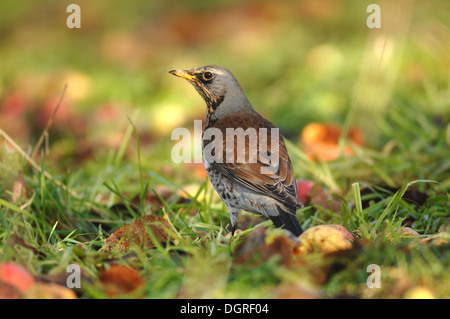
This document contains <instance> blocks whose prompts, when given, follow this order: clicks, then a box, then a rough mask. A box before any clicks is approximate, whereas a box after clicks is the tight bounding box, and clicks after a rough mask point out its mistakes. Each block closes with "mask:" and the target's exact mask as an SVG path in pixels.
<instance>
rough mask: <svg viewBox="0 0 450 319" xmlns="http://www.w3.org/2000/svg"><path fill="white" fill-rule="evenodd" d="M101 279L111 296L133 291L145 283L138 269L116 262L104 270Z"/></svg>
mask: <svg viewBox="0 0 450 319" xmlns="http://www.w3.org/2000/svg"><path fill="white" fill-rule="evenodd" d="M99 280H100V282H101V283H102V285H103V286H104V289H105V291H106V293H107V294H108V295H109V296H115V295H120V294H124V293H129V292H132V291H134V290H136V289H137V288H139V287H141V286H142V285H143V284H144V280H143V279H142V277H141V276H140V275H139V273H138V272H137V271H136V270H134V269H131V268H129V267H126V266H121V265H116V264H113V265H111V266H110V268H109V269H107V270H104V271H102V273H101V274H100V276H99Z"/></svg>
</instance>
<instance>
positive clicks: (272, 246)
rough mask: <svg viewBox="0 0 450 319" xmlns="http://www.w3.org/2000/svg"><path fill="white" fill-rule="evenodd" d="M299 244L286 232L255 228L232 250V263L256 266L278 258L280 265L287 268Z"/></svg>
mask: <svg viewBox="0 0 450 319" xmlns="http://www.w3.org/2000/svg"><path fill="white" fill-rule="evenodd" d="M299 243H300V242H299V240H298V239H297V238H296V237H295V236H293V235H292V234H291V233H290V232H288V231H286V230H283V229H270V230H266V228H265V227H256V228H255V229H254V231H253V232H252V233H251V234H250V235H248V236H247V237H245V238H244V239H243V240H242V242H241V243H240V244H239V245H238V246H237V247H236V249H235V250H234V262H236V263H239V264H241V263H247V262H253V263H254V264H255V265H258V264H260V263H261V262H264V261H266V260H269V259H270V258H272V257H274V256H278V257H279V258H280V260H279V262H280V264H281V265H284V266H289V265H291V262H292V260H293V259H292V258H293V256H294V251H296V249H297V246H298V245H299Z"/></svg>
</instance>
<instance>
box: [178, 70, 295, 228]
mask: <svg viewBox="0 0 450 319" xmlns="http://www.w3.org/2000/svg"><path fill="white" fill-rule="evenodd" d="M169 73H170V74H172V75H175V76H177V77H180V78H183V79H186V80H187V81H188V82H189V83H190V84H192V85H193V86H194V88H195V89H196V90H197V92H198V93H199V94H200V96H201V97H202V98H203V100H204V101H205V102H206V116H205V121H204V123H203V131H202V151H203V163H204V166H205V169H206V172H207V175H208V177H209V180H210V182H211V184H212V185H213V187H214V189H215V191H216V192H217V193H218V195H219V197H220V198H221V199H222V201H223V202H224V203H225V206H226V207H227V209H228V211H229V213H230V224H231V235H232V236H234V233H235V230H236V229H237V225H238V222H239V213H240V211H241V210H244V211H247V212H250V213H253V214H259V215H263V216H266V217H267V218H270V219H271V220H272V222H273V224H274V225H275V227H276V228H283V229H286V230H288V231H290V232H291V233H292V234H293V235H295V236H300V235H301V233H302V232H303V229H302V227H301V226H300V224H299V222H298V220H297V218H296V210H297V208H301V207H303V203H302V202H301V201H300V200H299V199H298V198H297V194H298V190H297V182H296V179H295V175H294V171H293V167H292V163H291V160H290V158H289V154H288V151H287V149H286V145H285V143H284V140H283V137H282V136H281V134H279V129H278V128H277V127H276V126H275V125H274V124H272V123H271V122H270V121H268V120H266V119H265V118H264V117H262V116H261V115H260V114H259V113H257V112H256V111H255V109H254V108H253V106H252V105H251V103H250V101H249V99H248V98H247V96H246V95H245V93H244V91H243V90H242V88H241V86H240V84H239V82H238V81H237V79H236V78H235V76H234V75H233V74H232V73H231V72H230V71H229V70H228V69H227V68H225V67H222V66H218V65H206V66H201V67H195V68H192V69H189V70H182V69H175V70H171V71H169ZM213 137H214V138H213ZM224 137H225V138H224ZM239 143H240V144H239ZM242 153H244V154H242Z"/></svg>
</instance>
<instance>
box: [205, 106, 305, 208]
mask: <svg viewBox="0 0 450 319" xmlns="http://www.w3.org/2000/svg"><path fill="white" fill-rule="evenodd" d="M255 114H256V115H257V116H255V115H253V116H250V117H249V116H247V115H246V114H242V115H241V116H235V115H234V116H228V117H226V118H223V119H221V120H219V121H217V122H216V123H215V125H214V127H216V128H218V129H220V130H221V131H222V134H223V137H224V138H223V159H224V162H223V163H210V165H212V167H213V168H214V169H216V170H219V171H220V172H221V173H223V174H224V175H226V176H227V177H229V178H230V179H232V180H234V181H235V182H237V183H239V184H241V185H243V186H246V187H247V188H249V189H250V190H252V191H255V192H256V193H260V194H264V195H267V196H270V197H272V198H274V199H276V200H277V201H279V202H280V203H281V204H284V205H285V206H287V207H288V208H289V209H288V212H295V207H301V206H303V205H302V203H301V202H300V201H299V200H298V199H297V183H296V180H295V176H294V171H293V169H292V164H291V161H290V159H289V154H288V152H287V149H286V145H285V144H284V141H283V138H282V137H281V135H280V134H278V138H277V136H276V135H277V134H276V132H272V130H271V129H272V128H274V129H275V126H274V125H273V124H272V123H270V122H269V121H267V120H265V119H264V118H263V117H261V116H259V115H258V114H257V113H255ZM230 126H232V127H233V128H242V130H243V131H246V133H247V135H248V136H247V137H245V142H244V143H243V145H242V144H241V145H240V146H241V147H239V145H238V147H233V148H232V150H231V151H230V150H229V148H230V147H228V148H227V140H229V138H230V136H229V135H228V136H227V132H226V129H227V127H230ZM249 128H254V129H255V130H254V131H255V132H256V131H258V132H259V133H258V134H261V132H262V131H261V130H259V129H260V128H265V129H266V133H267V139H266V142H264V141H262V143H259V138H257V139H256V140H257V145H256V147H255V145H254V142H255V140H252V139H251V138H250V137H249V135H251V134H248V133H249V132H251V130H248V129H249ZM234 132H235V133H236V136H237V137H236V138H235V140H234V144H237V143H238V142H237V141H238V139H239V138H241V139H242V138H243V136H242V131H240V132H239V131H237V130H236V129H235V130H234ZM239 133H240V134H239ZM272 133H273V134H272ZM272 136H273V137H274V140H273V141H272ZM241 141H242V140H241ZM229 143H230V142H229ZM232 144H233V143H232ZM232 144H229V145H232ZM252 147H253V148H252ZM243 148H244V149H245V159H244V160H243V158H242V152H243V151H244V150H243ZM227 150H228V154H227ZM276 150H278V156H276V155H277V152H276ZM239 152H241V153H240V156H239ZM232 153H233V154H234V161H233V162H232V163H227V162H226V159H227V155H228V156H229V154H232ZM237 159H241V161H242V160H243V162H241V163H240V162H237ZM271 159H272V161H271ZM277 159H278V160H277Z"/></svg>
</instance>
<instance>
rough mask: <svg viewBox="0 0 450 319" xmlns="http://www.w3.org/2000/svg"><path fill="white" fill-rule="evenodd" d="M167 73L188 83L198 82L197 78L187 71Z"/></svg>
mask: <svg viewBox="0 0 450 319" xmlns="http://www.w3.org/2000/svg"><path fill="white" fill-rule="evenodd" d="M169 73H170V74H173V75H176V76H178V77H180V78H183V79H186V80H189V81H198V79H197V77H196V76H195V75H192V74H191V73H189V71H188V70H172V71H169Z"/></svg>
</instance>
